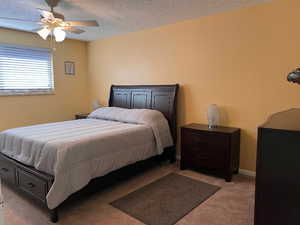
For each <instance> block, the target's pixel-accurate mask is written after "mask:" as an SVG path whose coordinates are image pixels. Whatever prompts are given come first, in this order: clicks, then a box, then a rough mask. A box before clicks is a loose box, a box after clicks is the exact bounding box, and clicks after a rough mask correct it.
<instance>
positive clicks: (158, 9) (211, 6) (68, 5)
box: [0, 0, 271, 41]
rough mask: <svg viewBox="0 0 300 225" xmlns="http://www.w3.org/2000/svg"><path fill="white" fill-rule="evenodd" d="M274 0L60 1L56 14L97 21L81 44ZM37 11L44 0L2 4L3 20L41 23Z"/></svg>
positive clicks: (22, 25)
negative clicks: (96, 25) (18, 19)
mask: <svg viewBox="0 0 300 225" xmlns="http://www.w3.org/2000/svg"><path fill="white" fill-rule="evenodd" d="M270 1H271V0H61V2H60V3H59V5H58V7H57V8H55V11H57V12H59V13H63V14H64V15H65V17H66V19H67V20H79V19H96V20H97V21H98V23H99V24H100V28H92V27H87V28H84V30H86V31H87V32H85V33H83V34H80V35H70V34H68V37H69V38H74V39H79V40H87V41H88V40H96V39H100V38H104V37H109V36H113V35H116V34H121V33H126V32H131V31H137V30H142V29H147V28H151V27H156V26H162V25H166V24H173V23H176V22H179V21H182V20H186V19H192V18H198V17H201V16H206V15H210V14H215V13H220V12H223V11H226V10H231V9H235V8H241V7H247V6H250V5H255V4H260V3H265V2H270ZM36 8H45V9H48V7H47V4H46V3H45V2H44V1H43V0H1V4H0V16H1V17H15V18H20V19H30V20H38V19H39V12H38V11H37V10H36ZM0 27H6V28H12V29H18V30H25V31H31V30H33V29H35V28H37V27H38V26H37V25H36V24H34V23H30V22H11V21H5V20H0Z"/></svg>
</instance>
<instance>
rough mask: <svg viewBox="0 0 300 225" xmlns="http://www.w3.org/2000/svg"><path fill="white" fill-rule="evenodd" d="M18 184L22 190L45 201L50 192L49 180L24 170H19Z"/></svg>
mask: <svg viewBox="0 0 300 225" xmlns="http://www.w3.org/2000/svg"><path fill="white" fill-rule="evenodd" d="M17 179H18V185H19V187H20V189H21V190H23V191H25V192H27V193H29V194H31V195H32V196H33V197H35V198H38V199H39V200H41V201H43V202H45V201H46V195H47V192H48V184H47V181H45V180H43V179H41V178H38V177H37V176H34V175H32V174H31V173H29V172H26V171H24V170H19V169H18V170H17Z"/></svg>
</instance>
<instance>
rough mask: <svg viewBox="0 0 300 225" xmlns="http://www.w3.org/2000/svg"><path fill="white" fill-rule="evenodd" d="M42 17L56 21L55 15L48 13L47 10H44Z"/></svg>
mask: <svg viewBox="0 0 300 225" xmlns="http://www.w3.org/2000/svg"><path fill="white" fill-rule="evenodd" d="M41 16H42V17H44V18H46V19H54V15H53V13H52V12H49V11H47V10H43V11H42V12H41Z"/></svg>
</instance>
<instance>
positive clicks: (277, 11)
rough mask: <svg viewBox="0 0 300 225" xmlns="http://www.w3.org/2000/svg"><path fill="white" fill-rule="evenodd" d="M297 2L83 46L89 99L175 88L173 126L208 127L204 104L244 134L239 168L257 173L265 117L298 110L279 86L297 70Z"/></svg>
mask: <svg viewBox="0 0 300 225" xmlns="http://www.w3.org/2000/svg"><path fill="white" fill-rule="evenodd" d="M299 9H300V1H299V0H277V1H274V2H272V3H267V4H263V5H259V6H254V7H249V8H244V9H238V10H234V11H229V12H226V13H223V14H218V15H213V16H208V17H204V18H199V19H194V20H188V21H184V22H181V23H177V24H174V25H168V26H164V27H159V28H154V29H150V30H144V31H141V32H135V33H128V34H125V35H121V36H116V37H112V38H107V39H103V40H98V41H93V42H91V43H89V44H88V58H89V60H88V63H89V64H88V66H89V67H88V68H89V86H90V88H91V99H95V98H99V99H100V100H101V101H102V102H103V103H106V102H107V99H108V93H109V87H110V85H111V84H171V83H179V84H180V85H181V90H180V95H179V125H181V124H185V123H190V122H200V123H206V109H207V105H208V104H210V103H216V104H218V105H220V106H221V108H222V115H223V119H222V124H223V125H228V126H236V127H241V128H242V139H241V141H242V145H241V168H243V169H248V170H255V159H256V130H257V126H258V125H260V124H261V123H263V122H264V121H265V120H266V118H267V117H268V115H270V114H271V113H274V112H277V111H281V110H284V109H288V108H291V107H300V100H299V96H300V86H298V85H295V84H291V83H288V82H286V81H285V79H286V75H287V73H288V72H290V71H292V70H293V69H294V68H295V67H296V66H297V65H299V63H300V19H299V12H298V11H299Z"/></svg>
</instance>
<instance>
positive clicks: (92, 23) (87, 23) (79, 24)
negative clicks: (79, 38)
mask: <svg viewBox="0 0 300 225" xmlns="http://www.w3.org/2000/svg"><path fill="white" fill-rule="evenodd" d="M66 23H67V24H68V25H69V26H71V27H99V24H98V22H97V21H96V20H79V21H66Z"/></svg>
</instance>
